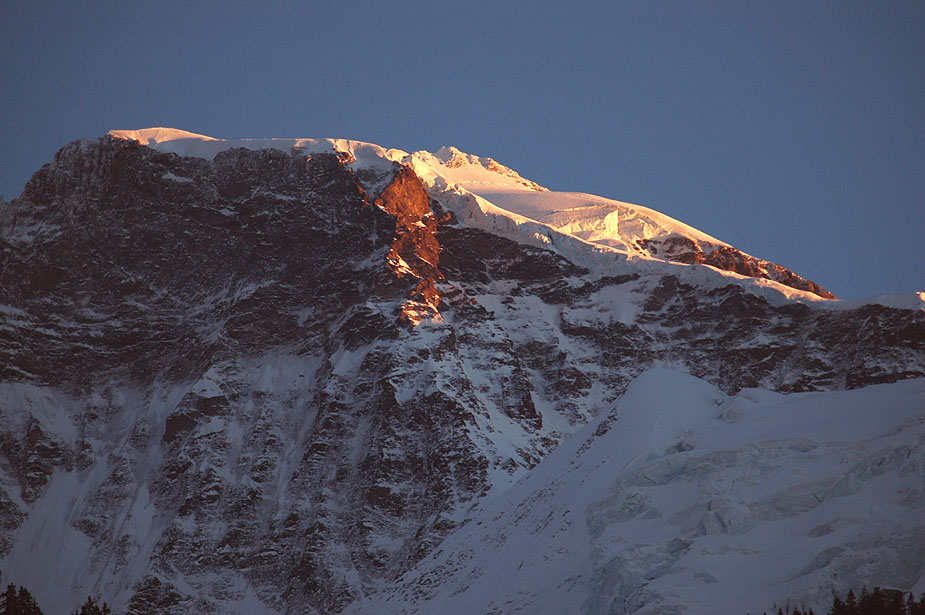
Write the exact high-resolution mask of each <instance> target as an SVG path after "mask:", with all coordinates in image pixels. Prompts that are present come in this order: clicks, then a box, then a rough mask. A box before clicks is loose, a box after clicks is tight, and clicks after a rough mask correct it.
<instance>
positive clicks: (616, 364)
mask: <svg viewBox="0 0 925 615" xmlns="http://www.w3.org/2000/svg"><path fill="white" fill-rule="evenodd" d="M352 163H353V160H352V159H351V158H350V157H348V156H345V155H338V154H336V153H328V154H326V153H311V154H307V153H304V152H300V151H298V150H294V151H292V152H283V151H278V150H250V149H242V148H239V149H228V150H225V151H222V152H219V153H218V154H217V155H216V156H215V157H214V159H212V160H207V159H201V158H183V157H180V156H177V155H176V154H171V153H161V152H158V151H155V150H153V149H151V148H148V147H143V146H141V145H140V144H138V143H135V142H133V141H126V140H120V139H113V138H110V137H106V138H103V139H99V140H92V141H83V142H78V143H74V144H71V145H69V146H67V147H65V148H64V149H62V150H61V151H60V152H59V153H58V154H57V155H56V157H55V160H54V161H53V162H52V163H51V164H49V165H46V166H45V167H43V169H42V170H40V171H39V172H38V173H37V174H36V175H35V176H34V177H33V178H32V180H31V181H30V182H29V184H28V185H27V187H26V190H25V192H24V193H23V195H22V196H21V197H20V198H18V199H16V200H14V201H13V202H12V203H10V204H4V205H3V207H2V210H0V378H2V381H3V384H2V390H0V393H2V394H0V445H2V446H0V487H2V489H0V511H3V515H2V519H3V521H2V522H0V557H2V558H5V559H4V560H3V561H8V562H13V561H20V560H21V558H23V557H25V555H24V551H23V549H26V548H27V547H25V546H24V544H25V543H24V542H23V541H24V540H26V539H27V538H28V536H31V534H29V532H35V531H37V530H36V529H34V528H35V527H36V526H37V524H39V523H42V522H45V523H49V524H53V523H57V524H59V525H60V526H62V527H61V528H60V541H61V542H60V548H62V549H73V550H80V552H81V553H85V554H86V559H87V565H86V566H85V567H84V569H81V570H79V571H74V570H68V569H66V568H65V567H64V566H63V565H62V566H59V567H56V566H57V564H56V563H55V562H54V561H51V560H49V562H48V565H49V566H50V568H49V572H48V574H46V576H45V578H46V579H47V580H41V579H39V580H36V581H35V582H32V583H29V587H30V588H32V589H33V591H35V592H36V593H37V594H39V595H44V596H49V595H53V592H51V589H50V588H51V585H50V584H51V583H56V584H58V585H60V586H68V587H73V588H79V590H78V589H75V590H74V591H76V592H77V593H78V594H81V595H80V596H78V598H82V597H83V594H86V593H88V592H89V591H92V592H94V593H99V594H102V595H104V596H105V597H106V599H107V601H108V602H110V603H111V604H113V603H114V604H116V605H117V607H118V608H120V609H126V610H127V612H130V613H136V614H138V615H142V614H146V613H186V612H191V611H196V612H202V613H208V612H215V613H219V612H222V613H224V612H236V611H242V610H243V611H246V610H247V607H246V606H242V605H247V604H251V605H253V604H263V605H265V606H264V607H262V608H274V609H277V610H279V611H285V612H289V613H316V612H323V613H336V612H339V611H341V610H343V609H344V608H346V607H347V605H349V604H351V603H352V602H353V601H355V600H356V599H357V598H358V597H359V596H361V595H365V594H369V593H374V592H376V591H378V590H380V589H381V588H383V587H385V586H386V585H387V584H388V583H390V582H392V581H393V580H394V579H396V578H397V577H398V576H400V575H401V574H402V572H403V571H405V570H407V569H409V567H410V566H412V565H413V564H414V563H415V562H417V561H418V560H419V559H420V558H421V557H423V556H424V555H425V554H427V553H429V552H431V551H432V550H433V549H434V548H435V546H436V545H438V544H439V543H440V541H441V540H442V538H443V537H444V536H445V535H447V533H448V532H450V531H451V530H453V529H454V528H456V527H458V526H459V524H460V523H461V522H463V521H464V520H465V519H466V517H467V514H468V511H469V510H470V507H471V506H472V504H473V503H474V502H477V501H478V500H479V499H480V498H482V497H483V496H485V495H487V494H494V493H498V492H500V491H502V490H503V489H505V488H506V487H507V486H508V485H509V484H510V483H511V482H512V481H514V480H515V479H516V478H518V477H519V476H521V475H523V473H524V472H525V471H527V470H528V469H529V468H531V467H533V466H534V465H535V464H536V463H538V462H539V461H540V460H541V459H542V458H543V457H544V456H545V455H546V454H548V453H549V451H551V450H552V449H553V448H555V447H556V446H557V445H558V443H559V442H561V440H562V439H563V438H564V437H565V436H566V435H567V434H569V433H570V432H572V431H574V430H575V429H577V428H578V427H579V426H581V425H582V424H584V423H585V422H587V421H588V420H589V419H590V418H592V417H593V416H595V415H597V414H598V413H600V412H601V411H602V410H603V409H604V408H606V407H609V405H610V403H611V402H612V401H613V400H614V399H616V398H617V397H619V396H620V395H621V393H622V392H623V391H624V390H625V388H626V386H627V384H628V383H629V382H630V380H631V379H632V378H634V377H635V376H637V375H638V374H639V373H641V372H643V371H645V370H646V369H648V368H649V367H651V366H652V365H655V364H672V365H678V366H683V367H685V368H687V369H688V370H689V371H690V372H691V373H692V374H694V375H697V376H699V377H701V378H703V379H705V380H707V381H710V382H712V383H715V384H717V385H719V386H720V387H721V388H722V389H723V390H724V391H727V392H730V393H731V392H735V391H738V390H740V389H742V388H745V387H756V386H761V387H766V388H771V389H775V390H779V391H804V390H823V389H833V388H853V387H860V386H864V385H866V384H871V383H878V382H892V381H895V380H899V379H903V378H911V377H916V376H922V375H925V368H923V356H925V350H923V348H925V322H923V318H925V317H923V314H922V312H920V311H913V310H899V309H892V308H887V307H883V306H877V305H869V306H865V307H862V308H859V309H856V310H841V311H831V310H826V309H819V308H815V307H807V306H805V305H802V304H797V303H789V304H782V305H772V304H770V303H769V302H768V301H766V300H765V299H762V298H760V297H757V296H755V295H752V294H750V293H748V292H747V291H746V290H744V289H743V287H742V286H740V285H736V284H734V283H730V284H729V285H728V286H725V287H720V288H715V289H712V290H710V289H706V288H702V287H699V286H696V285H692V284H690V283H686V282H684V281H682V280H679V279H678V278H677V277H673V276H670V275H656V274H652V273H651V272H650V273H644V274H638V273H627V272H620V273H615V274H614V275H610V276H603V277H601V276H592V275H590V273H589V271H588V270H587V269H585V268H584V267H582V265H581V264H580V263H573V262H570V261H569V260H567V259H566V258H564V257H563V256H561V255H558V254H556V253H554V252H552V251H549V250H544V249H541V248H538V247H533V246H527V245H524V244H520V243H517V242H515V241H512V240H511V239H506V238H504V237H501V236H499V235H496V234H492V233H489V232H487V231H485V230H481V229H478V228H474V227H472V226H466V225H465V224H461V223H460V222H459V221H458V219H457V217H456V216H455V214H454V212H453V210H452V204H451V203H450V202H448V201H441V198H442V197H441V194H440V193H439V191H436V190H434V189H432V190H431V192H430V193H428V190H427V188H426V186H425V184H424V183H422V181H421V179H420V178H419V177H418V176H417V175H416V174H415V173H414V172H413V171H412V170H411V169H410V168H409V167H405V166H402V165H398V164H395V165H392V166H391V167H389V168H388V169H386V170H381V169H379V170H376V169H364V168H355V167H354V166H351V164H352ZM518 177H519V176H518ZM649 249H654V248H651V247H650V248H649ZM704 258H709V256H707V257H704ZM692 262H707V261H706V260H703V261H692ZM749 266H751V265H749ZM749 275H751V274H749ZM768 275H771V274H770V273H769V274H768ZM810 290H812V289H810ZM813 292H818V291H817V290H813ZM57 490H60V491H57ZM59 492H62V493H63V492H66V493H73V494H77V495H75V496H74V498H73V500H72V501H70V504H69V506H70V508H67V510H65V511H60V507H59V508H55V506H54V505H53V504H52V503H51V500H50V499H49V498H50V497H51V495H50V494H53V493H59ZM56 511H57V512H56ZM27 519H35V520H36V521H35V523H34V524H30V523H29V522H28V521H27ZM16 536H19V537H20V538H19V542H17V540H16ZM62 576H63V577H64V578H61V577H62ZM43 583H44V585H43ZM43 587H44V590H43ZM43 591H44V593H43ZM69 596H70V594H68V593H66V592H60V593H59V598H60V600H61V602H60V604H54V603H53V604H52V606H55V607H56V608H57V607H60V609H61V610H65V609H67V608H71V607H72V606H73V605H72V604H70V603H67V602H66V600H67V598H68V597H69ZM249 601H250V602H249Z"/></svg>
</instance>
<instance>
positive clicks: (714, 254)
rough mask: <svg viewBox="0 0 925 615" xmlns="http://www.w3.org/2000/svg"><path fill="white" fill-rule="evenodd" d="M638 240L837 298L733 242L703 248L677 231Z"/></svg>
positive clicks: (673, 254) (685, 258)
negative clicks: (730, 244) (737, 247)
mask: <svg viewBox="0 0 925 615" xmlns="http://www.w3.org/2000/svg"><path fill="white" fill-rule="evenodd" d="M637 243H638V244H639V247H640V248H642V249H644V250H645V251H646V252H648V253H649V254H650V255H652V256H657V257H661V258H665V259H668V260H670V261H674V262H677V263H686V264H688V265H694V264H699V263H702V264H704V265H712V266H713V267H716V268H717V269H722V270H724V271H734V272H735V273H740V274H742V275H747V276H748V277H750V278H765V279H767V280H774V281H775V282H780V283H781V284H783V285H785V286H789V287H791V288H796V289H797V290H805V291H809V292H811V293H814V294H816V295H819V296H820V297H824V298H826V299H835V298H836V297H835V295H833V294H832V293H830V292H829V291H827V290H825V289H824V288H822V287H821V286H819V285H818V284H816V283H815V282H813V281H812V280H806V279H804V278H801V277H800V276H798V275H797V274H795V273H794V272H792V271H790V270H789V269H787V268H786V267H782V266H780V265H778V264H776V263H772V262H770V261H766V260H761V259H758V258H755V257H753V256H749V255H748V254H745V253H744V252H741V251H739V250H736V249H735V248H733V247H732V246H713V245H708V246H707V249H706V250H704V248H703V246H701V245H700V244H699V243H697V242H695V241H693V240H692V239H689V238H687V237H682V236H680V235H674V236H671V237H668V238H666V239H641V240H639V241H638V242H637Z"/></svg>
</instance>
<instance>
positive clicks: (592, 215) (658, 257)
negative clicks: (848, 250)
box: [109, 127, 925, 307]
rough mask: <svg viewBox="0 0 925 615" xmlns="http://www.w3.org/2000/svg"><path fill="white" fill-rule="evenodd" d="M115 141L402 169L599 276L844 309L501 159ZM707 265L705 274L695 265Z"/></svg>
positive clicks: (206, 154)
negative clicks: (324, 156) (725, 289)
mask: <svg viewBox="0 0 925 615" xmlns="http://www.w3.org/2000/svg"><path fill="white" fill-rule="evenodd" d="M109 135H110V136H111V137H113V138H117V139H127V140H135V141H138V142H139V143H141V144H143V145H146V146H148V147H151V148H153V149H156V150H158V151H161V152H171V153H175V154H178V155H180V156H184V157H199V158H206V159H208V160H212V159H214V158H215V156H216V155H218V154H219V153H221V152H223V151H226V150H229V149H232V148H246V149H250V150H260V149H277V150H281V151H288V152H295V153H302V154H309V155H310V154H315V153H335V154H337V155H339V156H340V157H341V159H342V161H343V162H344V163H345V164H347V165H348V167H349V168H351V169H353V170H361V169H365V170H373V171H375V172H376V174H377V175H378V176H379V177H382V176H383V174H384V173H387V172H389V171H391V170H392V169H394V168H395V165H396V164H401V165H404V166H407V167H410V168H411V169H412V170H413V171H414V172H415V174H416V175H417V176H418V177H419V178H420V179H421V180H422V181H423V182H424V185H425V187H426V188H427V190H428V193H429V195H430V198H432V199H434V200H436V201H438V202H440V203H441V204H442V206H444V207H445V208H446V209H448V210H450V211H452V212H453V213H454V214H455V216H456V218H457V219H458V220H459V221H460V222H461V223H462V224H464V225H467V226H471V227H475V228H480V229H483V230H486V231H488V232H491V233H494V234H498V235H501V236H504V237H507V238H509V239H513V240H514V241H517V242H518V243H522V244H527V245H531V246H534V247H539V248H543V249H546V250H551V251H553V252H556V253H558V254H559V255H561V256H564V257H565V258H567V259H569V260H570V261H572V262H573V263H575V264H577V265H579V266H581V267H583V268H585V269H587V270H589V271H591V272H592V273H593V274H594V275H614V274H615V273H617V272H618V270H620V272H622V273H629V270H628V269H627V265H628V266H629V268H631V269H632V270H633V271H635V272H637V273H639V272H646V273H654V274H661V275H675V276H679V277H680V278H681V279H683V280H685V281H688V282H690V283H694V284H698V285H706V286H708V287H714V288H715V287H721V286H725V285H727V284H730V283H733V284H739V285H742V286H744V287H746V288H747V289H748V290H749V292H752V293H753V294H756V295H759V296H762V297H765V298H766V299H768V300H770V301H772V302H775V303H780V302H788V301H792V300H796V301H801V302H806V303H811V304H817V305H825V306H826V307H841V306H840V305H839V304H838V303H837V302H832V301H828V300H829V299H835V296H834V295H832V294H831V293H829V292H827V291H826V290H824V289H823V288H822V287H821V286H819V285H818V284H816V283H814V282H812V281H809V280H805V279H803V278H801V277H800V276H799V275H796V274H795V273H793V272H792V271H789V270H788V269H786V268H784V267H782V266H780V265H777V264H775V263H772V262H769V261H766V260H763V259H760V258H756V257H753V256H750V255H748V254H746V253H744V252H742V251H740V250H737V249H736V248H734V247H733V246H731V245H729V244H728V243H726V242H724V241H721V240H720V239H717V238H715V237H712V236H710V235H708V234H707V233H704V232H702V231H700V230H698V229H695V228H693V227H691V226H689V225H687V224H684V223H683V222H681V221H679V220H676V219H674V218H671V217H670V216H666V215H664V214H661V213H659V212H657V211H655V210H652V209H649V208H647V207H643V206H640V205H634V204H631V203H625V202H622V201H616V200H613V199H608V198H604V197H600V196H595V195H591V194H585V193H581V192H558V191H550V190H548V189H546V188H544V187H542V186H541V185H539V184H538V183H536V182H534V181H532V180H529V179H526V178H524V177H522V176H521V175H520V174H519V173H517V172H516V171H514V170H513V169H510V168H508V167H506V166H504V165H502V164H500V163H499V162H497V161H496V160H494V159H492V158H489V157H486V156H476V155H473V154H467V153H465V152H462V151H461V150H459V149H458V148H456V147H452V146H445V147H441V148H440V149H438V150H437V151H436V152H428V151H423V150H421V151H416V152H413V153H408V152H406V151H404V150H401V149H394V148H385V147H382V146H379V145H376V144H373V143H367V142H363V141H355V140H348V139H308V138H268V139H216V138H213V137H209V136H205V135H201V134H197V133H193V132H188V131H185V130H178V129H173V128H164V127H157V128H147V129H142V130H114V131H111V132H110V133H109ZM373 191H375V190H373ZM630 263H631V264H630ZM698 264H699V265H705V266H703V267H694V265H698ZM624 269H627V270H625V271H624ZM888 299H889V302H888V303H884V304H885V305H896V304H897V301H898V302H899V304H900V305H902V306H903V307H909V306H910V305H912V306H918V307H925V302H923V301H922V300H921V298H919V297H915V296H903V297H899V298H895V297H890V298H888ZM870 302H878V303H883V301H877V300H871V301H870Z"/></svg>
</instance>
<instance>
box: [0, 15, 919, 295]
mask: <svg viewBox="0 0 925 615" xmlns="http://www.w3.org/2000/svg"><path fill="white" fill-rule="evenodd" d="M219 6H220V5H219V4H218V3H214V2H203V3H201V4H197V5H195V6H186V5H183V4H180V3H173V2H167V3H164V4H163V5H162V6H159V7H146V6H128V7H117V6H106V5H98V6H94V7H91V8H86V7H74V6H71V5H67V4H64V3H60V4H59V3H55V2H52V3H50V4H47V5H43V6H42V7H35V6H32V5H31V4H29V3H27V2H24V1H22V0H14V1H13V2H11V3H8V4H7V5H5V6H4V8H2V9H0V16H2V17H3V18H4V19H2V20H0V35H2V36H0V81H2V82H3V83H4V84H5V85H6V86H7V87H5V88H3V89H0V107H2V108H4V109H5V113H3V114H0V194H2V195H3V196H4V198H6V199H7V200H10V199H12V198H15V197H17V196H19V194H20V192H21V190H22V188H23V186H24V185H25V182H26V181H27V180H28V178H29V177H31V175H32V174H33V173H34V172H35V171H37V170H38V169H39V168H40V167H41V165H42V164H44V163H46V162H49V161H50V160H51V158H52V156H53V155H54V153H55V152H56V151H57V150H58V149H59V148H61V147H63V146H64V145H65V144H67V143H69V142H71V141H73V140H75V139H77V138H96V137H99V136H102V135H103V134H105V133H106V132H108V131H109V130H117V129H138V128H144V127H151V126H170V127H175V128H180V129H183V130H189V131H192V132H196V133H200V134H206V135H209V136H213V137H216V138H267V137H281V138H285V137H287V136H288V137H301V138H324V137H330V138H347V139H356V140H362V141H366V142H370V143H376V144H379V145H381V146H383V147H393V148H399V149H402V150H405V151H409V152H412V151H416V150H426V151H435V150H436V149H438V148H439V147H441V146H455V147H457V148H459V149H460V150H461V151H464V152H467V153H470V154H474V155H478V156H489V157H492V158H494V159H496V160H498V161H499V162H500V163H502V164H504V165H505V166H508V167H510V168H512V169H514V170H516V171H517V172H518V173H520V174H521V175H523V176H524V177H528V178H530V179H531V180H533V181H536V182H537V183H539V184H541V185H543V186H546V187H548V188H550V189H554V190H560V191H581V192H587V193H590V194H595V195H599V196H603V197H606V198H611V199H615V200H619V201H624V202H629V203H634V204H638V205H642V206H644V207H648V208H651V209H654V210H656V211H659V212H661V213H664V214H665V215H668V216H670V217H672V218H675V219H677V220H680V221H682V222H684V223H686V224H689V225H691V226H693V227H694V228H697V229H699V230H702V231H703V232H705V233H708V234H710V235H713V236H715V237H717V238H718V239H721V240H722V241H724V242H727V243H729V244H731V245H733V246H735V247H737V248H738V249H740V250H742V251H744V252H747V253H748V254H752V255H754V256H756V257H758V258H762V259H766V260H769V261H772V262H775V263H779V264H781V265H783V266H785V267H787V268H789V269H792V270H793V271H795V272H796V273H798V274H799V275H801V276H803V277H805V278H807V279H811V280H814V281H816V282H818V283H819V284H821V285H822V286H823V287H825V288H827V289H829V290H831V291H832V292H833V293H835V294H836V295H838V296H839V297H843V298H845V299H860V298H866V297H871V296H876V295H882V294H896V293H909V292H919V291H923V290H925V272H923V271H922V267H921V265H920V264H921V263H922V262H925V242H922V241H921V237H922V236H923V235H925V214H923V211H925V207H923V206H922V201H923V196H925V180H923V179H922V173H921V169H922V168H925V146H923V142H922V138H921V137H922V135H923V134H925V111H923V109H922V107H921V104H920V103H921V100H923V99H925V43H923V41H922V38H921V36H919V32H921V30H922V29H923V28H925V5H921V4H914V3H911V2H903V1H899V0H890V1H887V2H884V3H879V4H878V5H877V6H869V5H866V4H864V3H861V2H846V3H841V4H839V5H838V6H837V7H833V6H805V5H802V4H796V3H784V4H780V3H770V2H767V3H765V2H759V3H755V4H751V5H749V6H747V7H746V6H740V5H738V4H737V3H734V2H726V1H725V0H717V1H716V2H711V3H708V4H698V5H681V4H674V3H665V4H654V5H647V6H646V7H641V6H637V5H633V4H629V3H619V4H617V5H615V6H609V5H608V6H607V7H606V8H605V7H603V6H602V5H597V4H594V3H589V4H587V5H580V6H577V7H570V8H569V7H561V6H558V5H556V4H554V3H546V2H539V3H530V4H526V3H518V2H514V3H510V4H505V5H500V6H494V5H490V4H487V3H479V2H476V3H473V4H471V5H467V6H464V7H448V6H447V7H443V6H437V7H428V8H427V10H421V7H422V6H423V5H418V4H414V3H411V4H408V5H402V6H380V5H377V4H375V3H369V2H360V1H354V2H347V3H345V4H344V5H339V6H323V5H322V6H302V5H298V4H295V3H287V2H283V3H280V4H279V5H274V7H272V8H270V9H261V8H257V7H231V8H228V9H227V10H217V9H218V8H219ZM202 24H208V27H205V28H204V27H201V25H202ZM915 263H920V264H919V265H916V264H915Z"/></svg>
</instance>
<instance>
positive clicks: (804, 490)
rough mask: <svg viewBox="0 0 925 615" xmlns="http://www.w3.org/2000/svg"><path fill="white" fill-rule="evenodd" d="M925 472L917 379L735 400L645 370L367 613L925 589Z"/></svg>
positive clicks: (754, 604) (748, 608)
mask: <svg viewBox="0 0 925 615" xmlns="http://www.w3.org/2000/svg"><path fill="white" fill-rule="evenodd" d="M923 481H925V380H923V379H918V380H912V381H906V382H901V383H896V384H893V385H883V386H874V387H869V388H866V389H862V390H857V391H851V392H832V393H813V394H798V395H790V396H783V395H779V394H776V393H771V392H768V391H762V390H755V389H752V390H744V391H742V392H741V393H739V394H738V395H736V396H734V397H729V396H726V395H724V394H723V393H721V392H720V391H718V390H716V389H715V388H714V387H712V386H711V385H709V384H707V383H705V382H703V381H702V380H698V379H696V378H693V377H691V376H688V375H686V374H682V373H678V372H674V371H669V370H664V369H656V370H651V371H649V372H646V373H644V374H642V375H641V376H639V377H638V378H637V379H636V380H634V381H633V383H632V384H631V385H630V387H629V389H628V390H627V392H626V394H625V395H624V396H623V397H622V398H621V399H620V401H619V402H618V404H617V407H616V408H615V409H614V410H613V411H612V412H610V413H605V414H604V415H602V416H601V417H599V418H598V419H596V420H595V421H593V422H591V423H590V424H589V425H587V426H586V427H585V428H583V429H582V430H581V431H580V432H578V433H576V434H575V435H574V436H573V437H572V438H571V439H569V440H568V441H567V442H565V443H564V444H563V445H562V446H561V447H560V448H559V449H557V450H556V451H554V452H553V453H552V454H550V455H549V456H548V457H547V458H546V459H545V460H544V461H543V462H542V463H540V464H539V465H538V466H537V467H536V468H534V469H533V470H532V471H531V472H530V474H529V475H528V476H527V477H526V478H524V479H523V480H521V481H520V482H519V483H518V484H516V485H515V486H514V487H512V488H511V489H510V490H509V491H508V492H506V493H505V494H503V495H502V496H500V497H498V498H496V499H495V500H493V501H491V502H489V503H487V504H486V505H485V506H484V507H483V508H482V509H481V510H480V511H479V512H478V513H477V514H476V515H474V517H473V518H472V519H471V520H470V521H469V522H468V523H467V524H466V525H465V526H463V527H462V528H460V529H459V530H457V531H456V532H455V533H454V534H451V535H450V536H449V537H448V538H447V539H446V540H445V541H444V542H443V543H442V544H441V545H440V547H439V549H437V550H436V551H435V552H434V553H433V554H432V555H431V556H429V557H428V558H426V559H425V560H423V561H422V562H421V563H420V564H419V565H418V566H417V567H416V568H415V569H414V570H412V571H411V572H409V573H408V574H406V575H405V576H404V577H403V578H402V579H401V583H400V585H399V589H398V590H396V591H394V592H390V593H387V594H384V595H381V596H379V597H378V599H374V600H371V601H370V602H367V603H365V604H364V605H363V608H360V609H357V610H356V611H355V612H356V613H364V614H365V613H377V614H381V613H421V614H425V613H426V614H438V613H439V614H441V615H450V614H457V613H458V614H460V615H462V614H464V613H533V614H544V613H548V614H553V613H555V614H566V613H573V614H576V615H577V614H579V613H581V614H588V615H590V614H603V613H611V614H622V613H639V614H641V613H680V612H683V613H686V614H690V615H693V614H697V613H703V614H707V613H742V614H744V613H746V612H752V613H755V612H761V611H762V610H769V611H770V610H771V609H772V606H773V605H774V602H775V601H781V600H784V599H786V598H788V597H793V598H795V599H796V600H797V603H798V604H800V605H803V606H804V608H806V607H809V606H811V607H813V608H814V609H815V610H816V612H823V609H824V607H825V605H826V604H827V603H829V602H830V601H831V596H832V591H833V590H834V591H836V592H839V593H844V592H846V591H847V590H848V589H849V588H855V589H856V588H857V587H859V585H860V584H861V583H862V582H866V583H868V584H871V583H872V584H884V585H885V586H896V587H898V588H899V589H903V590H906V591H908V590H913V589H914V590H915V591H916V592H918V591H922V590H923V589H925V577H923V573H925V528H923V526H922V506H923V504H925V492H923ZM775 608H776V607H775Z"/></svg>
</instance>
